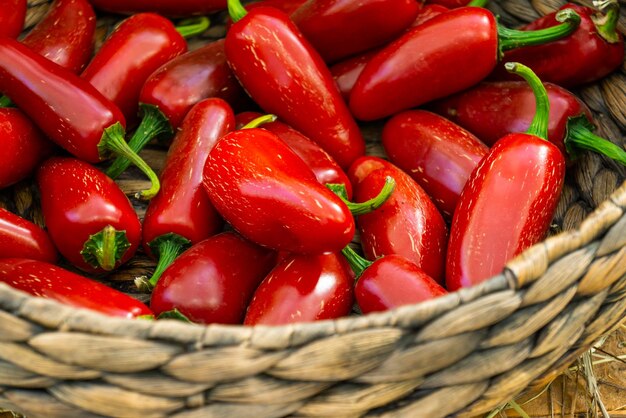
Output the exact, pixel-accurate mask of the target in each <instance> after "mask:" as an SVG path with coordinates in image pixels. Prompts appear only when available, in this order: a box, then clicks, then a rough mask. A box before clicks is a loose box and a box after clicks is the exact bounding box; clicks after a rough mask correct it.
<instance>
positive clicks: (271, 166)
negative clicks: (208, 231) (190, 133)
mask: <svg viewBox="0 0 626 418" xmlns="http://www.w3.org/2000/svg"><path fill="white" fill-rule="evenodd" d="M204 187H205V190H206V191H207V193H208V194H209V198H210V199H211V202H213V205H215V208H216V209H217V210H218V212H219V213H220V214H221V215H222V217H223V218H224V219H225V220H226V221H227V222H229V223H230V224H231V225H232V226H233V227H234V228H235V229H236V230H237V231H239V232H240V233H241V234H242V235H243V236H245V237H246V238H248V239H250V240H252V241H253V242H256V243H258V244H260V245H264V246H267V247H270V248H273V249H276V250H285V251H290V252H295V253H310V254H321V253H324V252H337V251H340V250H341V249H342V248H343V247H345V246H346V245H347V244H348V243H349V242H350V241H351V240H352V237H353V235H354V219H353V218H352V214H351V213H350V210H349V209H348V207H347V206H346V205H345V204H344V203H343V202H342V201H341V199H340V198H339V197H337V196H336V195H334V194H333V193H332V192H331V191H330V190H328V189H327V188H326V187H324V186H323V185H321V184H319V182H318V181H317V179H316V178H315V174H313V171H311V169H310V168H309V167H308V166H307V165H306V163H305V162H304V161H302V159H301V158H300V157H298V156H297V155H296V154H295V153H294V152H293V151H292V150H291V148H289V146H287V144H285V143H284V142H283V141H281V140H280V139H279V138H278V137H277V136H276V135H274V134H273V133H271V132H269V131H266V130H265V129H260V128H252V129H243V130H239V131H235V132H231V133H229V134H226V135H225V136H223V137H222V138H221V139H220V140H219V141H218V142H217V144H216V145H215V147H213V149H212V150H211V152H210V153H209V157H208V158H207V162H206V165H205V167H204Z"/></svg>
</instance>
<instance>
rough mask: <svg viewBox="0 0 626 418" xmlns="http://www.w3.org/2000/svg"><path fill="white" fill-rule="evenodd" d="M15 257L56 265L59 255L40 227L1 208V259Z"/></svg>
mask: <svg viewBox="0 0 626 418" xmlns="http://www.w3.org/2000/svg"><path fill="white" fill-rule="evenodd" d="M13 257H17V258H28V259H32V260H40V261H46V262H48V263H56V261H57V259H58V258H59V253H58V252H57V250H56V248H55V247H54V244H53V243H52V241H51V240H50V237H49V236H48V234H47V233H46V231H44V230H43V229H42V228H41V227H40V226H39V225H36V224H34V223H32V222H30V221H28V220H26V219H24V218H22V217H20V216H17V215H16V214H14V213H11V212H9V211H8V210H6V209H4V208H0V258H13Z"/></svg>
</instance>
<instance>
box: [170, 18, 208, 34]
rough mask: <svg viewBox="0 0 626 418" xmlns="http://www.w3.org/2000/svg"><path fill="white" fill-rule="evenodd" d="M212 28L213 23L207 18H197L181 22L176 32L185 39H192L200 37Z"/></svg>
mask: <svg viewBox="0 0 626 418" xmlns="http://www.w3.org/2000/svg"><path fill="white" fill-rule="evenodd" d="M209 26H211V21H210V20H209V18H208V17H206V16H197V17H192V18H189V19H185V20H181V21H180V22H178V25H177V26H176V30H177V31H178V33H180V34H181V35H182V36H183V38H192V37H194V36H196V35H200V34H201V33H203V32H204V31H205V30H207V29H208V28H209Z"/></svg>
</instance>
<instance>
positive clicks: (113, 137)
mask: <svg viewBox="0 0 626 418" xmlns="http://www.w3.org/2000/svg"><path fill="white" fill-rule="evenodd" d="M98 151H99V153H100V155H101V156H106V155H107V154H108V153H109V152H110V153H112V154H114V155H117V156H121V157H125V158H126V159H128V160H130V162H131V163H132V164H134V165H135V166H137V168H139V169H140V170H141V171H142V172H143V173H144V174H145V175H146V176H147V177H148V179H149V180H150V182H151V186H150V188H149V189H147V190H142V191H141V192H139V193H137V194H136V195H135V197H137V198H138V199H146V200H147V199H152V198H153V197H154V196H155V195H156V194H157V193H158V192H159V189H160V188H161V183H160V182H159V177H158V176H157V175H156V173H155V172H154V170H152V168H150V166H149V165H148V164H146V162H145V161H144V160H142V159H141V157H140V156H139V155H137V153H136V152H135V151H133V150H132V148H131V147H130V146H129V145H128V144H127V143H126V141H125V140H124V127H123V126H122V124H121V123H119V122H116V123H115V124H113V125H111V126H109V127H108V128H106V129H105V130H104V132H103V133H102V139H101V140H100V143H99V144H98Z"/></svg>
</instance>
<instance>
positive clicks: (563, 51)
mask: <svg viewBox="0 0 626 418" xmlns="http://www.w3.org/2000/svg"><path fill="white" fill-rule="evenodd" d="M607 3H608V4H609V6H608V7H609V9H608V11H607V14H606V15H598V14H597V13H596V11H595V10H593V9H592V8H590V7H586V6H580V5H577V4H573V3H568V4H566V5H564V6H562V7H561V8H560V9H559V10H575V11H576V12H577V13H578V14H579V15H580V17H581V22H580V25H579V26H578V28H577V29H576V30H575V31H574V32H573V33H572V34H571V35H569V36H567V37H565V38H563V39H560V40H558V41H555V42H550V43H548V44H545V45H538V46H532V47H525V48H517V49H513V50H511V51H509V52H507V53H505V54H504V58H503V62H506V61H514V62H520V63H522V64H525V65H527V66H529V67H530V68H532V69H533V71H534V72H535V73H536V74H537V76H538V77H539V78H541V79H542V80H543V81H544V82H552V83H555V84H558V85H560V86H563V87H574V86H579V85H582V84H586V83H590V82H593V81H596V80H599V79H600V78H602V77H604V76H606V75H608V74H610V73H611V72H613V71H615V70H616V69H617V68H619V67H620V66H621V65H622V62H623V61H624V37H623V36H622V34H621V33H620V32H619V31H618V30H617V22H618V19H619V16H620V13H619V9H620V6H619V3H618V2H607ZM556 13H557V12H554V13H550V14H548V15H546V16H543V17H541V18H539V19H538V20H535V21H534V22H532V23H530V24H529V25H527V26H526V27H525V28H524V30H537V29H544V28H550V27H553V26H554V25H556V24H558V22H557V20H556V17H555V16H556ZM491 78H492V79H499V80H505V79H506V80H511V76H510V75H509V73H508V72H506V71H505V70H504V67H498V69H497V71H495V72H494V73H493V74H492V77H491Z"/></svg>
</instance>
